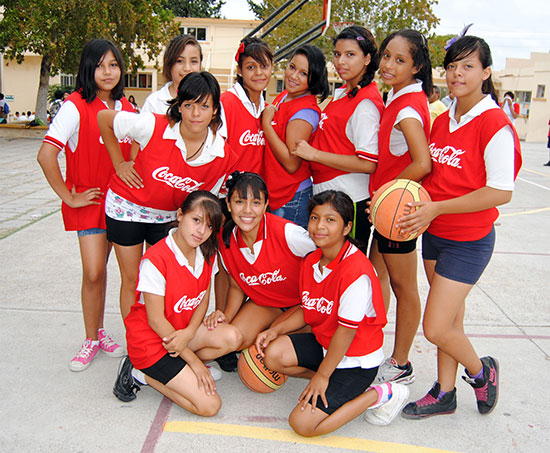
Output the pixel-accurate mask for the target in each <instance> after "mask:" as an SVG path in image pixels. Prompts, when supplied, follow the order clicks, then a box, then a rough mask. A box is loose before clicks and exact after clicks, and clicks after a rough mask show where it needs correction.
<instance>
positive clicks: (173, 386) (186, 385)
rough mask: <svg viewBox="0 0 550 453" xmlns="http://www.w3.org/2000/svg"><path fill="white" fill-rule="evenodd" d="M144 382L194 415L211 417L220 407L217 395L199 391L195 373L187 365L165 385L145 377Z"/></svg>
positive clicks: (220, 402) (202, 390)
mask: <svg viewBox="0 0 550 453" xmlns="http://www.w3.org/2000/svg"><path fill="white" fill-rule="evenodd" d="M145 380H146V381H147V384H149V385H150V386H151V387H153V388H154V389H155V390H158V391H159V392H160V393H162V394H163V395H164V396H166V397H167V398H169V399H170V400H172V401H173V402H174V403H176V404H177V405H178V406H180V407H182V408H184V409H185V410H188V411H189V412H191V413H193V414H195V415H201V416H203V417H213V416H214V415H216V414H217V413H218V411H219V410H220V408H221V406H222V400H221V398H220V396H219V395H218V394H217V393H216V394H215V395H207V394H206V393H205V391H204V389H199V386H198V383H197V378H196V376H195V373H193V370H192V369H191V367H190V366H189V365H185V367H184V368H183V369H182V370H181V371H180V372H179V373H178V374H177V375H176V376H175V377H174V378H172V379H171V380H170V381H169V382H168V383H167V384H166V385H164V384H162V383H161V382H159V381H157V380H155V379H153V378H151V377H149V376H147V375H146V379H145Z"/></svg>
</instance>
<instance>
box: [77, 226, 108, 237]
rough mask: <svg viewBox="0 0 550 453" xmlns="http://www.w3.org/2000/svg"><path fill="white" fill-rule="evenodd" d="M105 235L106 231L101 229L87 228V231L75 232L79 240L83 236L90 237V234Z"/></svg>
mask: <svg viewBox="0 0 550 453" xmlns="http://www.w3.org/2000/svg"><path fill="white" fill-rule="evenodd" d="M105 233H107V230H104V229H103V228H88V229H87V230H79V231H77V232H76V234H78V237H79V238H81V237H83V236H90V235H92V234H105Z"/></svg>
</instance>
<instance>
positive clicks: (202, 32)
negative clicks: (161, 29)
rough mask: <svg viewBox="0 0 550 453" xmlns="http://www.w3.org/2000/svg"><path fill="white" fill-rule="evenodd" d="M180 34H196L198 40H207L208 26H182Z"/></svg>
mask: <svg viewBox="0 0 550 453" xmlns="http://www.w3.org/2000/svg"><path fill="white" fill-rule="evenodd" d="M180 34H182V35H191V36H194V37H195V39H196V40H197V41H206V28H204V27H180Z"/></svg>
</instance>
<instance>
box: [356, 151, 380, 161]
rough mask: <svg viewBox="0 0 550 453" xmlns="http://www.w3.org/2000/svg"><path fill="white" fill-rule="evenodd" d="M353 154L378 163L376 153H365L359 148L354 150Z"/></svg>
mask: <svg viewBox="0 0 550 453" xmlns="http://www.w3.org/2000/svg"><path fill="white" fill-rule="evenodd" d="M355 154H356V155H357V157H359V158H361V159H365V160H368V161H370V162H374V163H378V155H376V154H370V153H367V152H365V151H361V150H358V149H356V150H355Z"/></svg>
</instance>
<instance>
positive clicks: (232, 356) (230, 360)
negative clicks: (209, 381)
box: [216, 352, 239, 373]
mask: <svg viewBox="0 0 550 453" xmlns="http://www.w3.org/2000/svg"><path fill="white" fill-rule="evenodd" d="M216 362H218V365H219V366H220V368H221V369H222V370H223V371H227V372H228V373H230V372H231V371H235V370H236V369H237V364H238V362H239V360H238V359H237V353H236V352H230V353H229V354H225V355H222V356H221V357H218V358H217V359H216Z"/></svg>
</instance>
